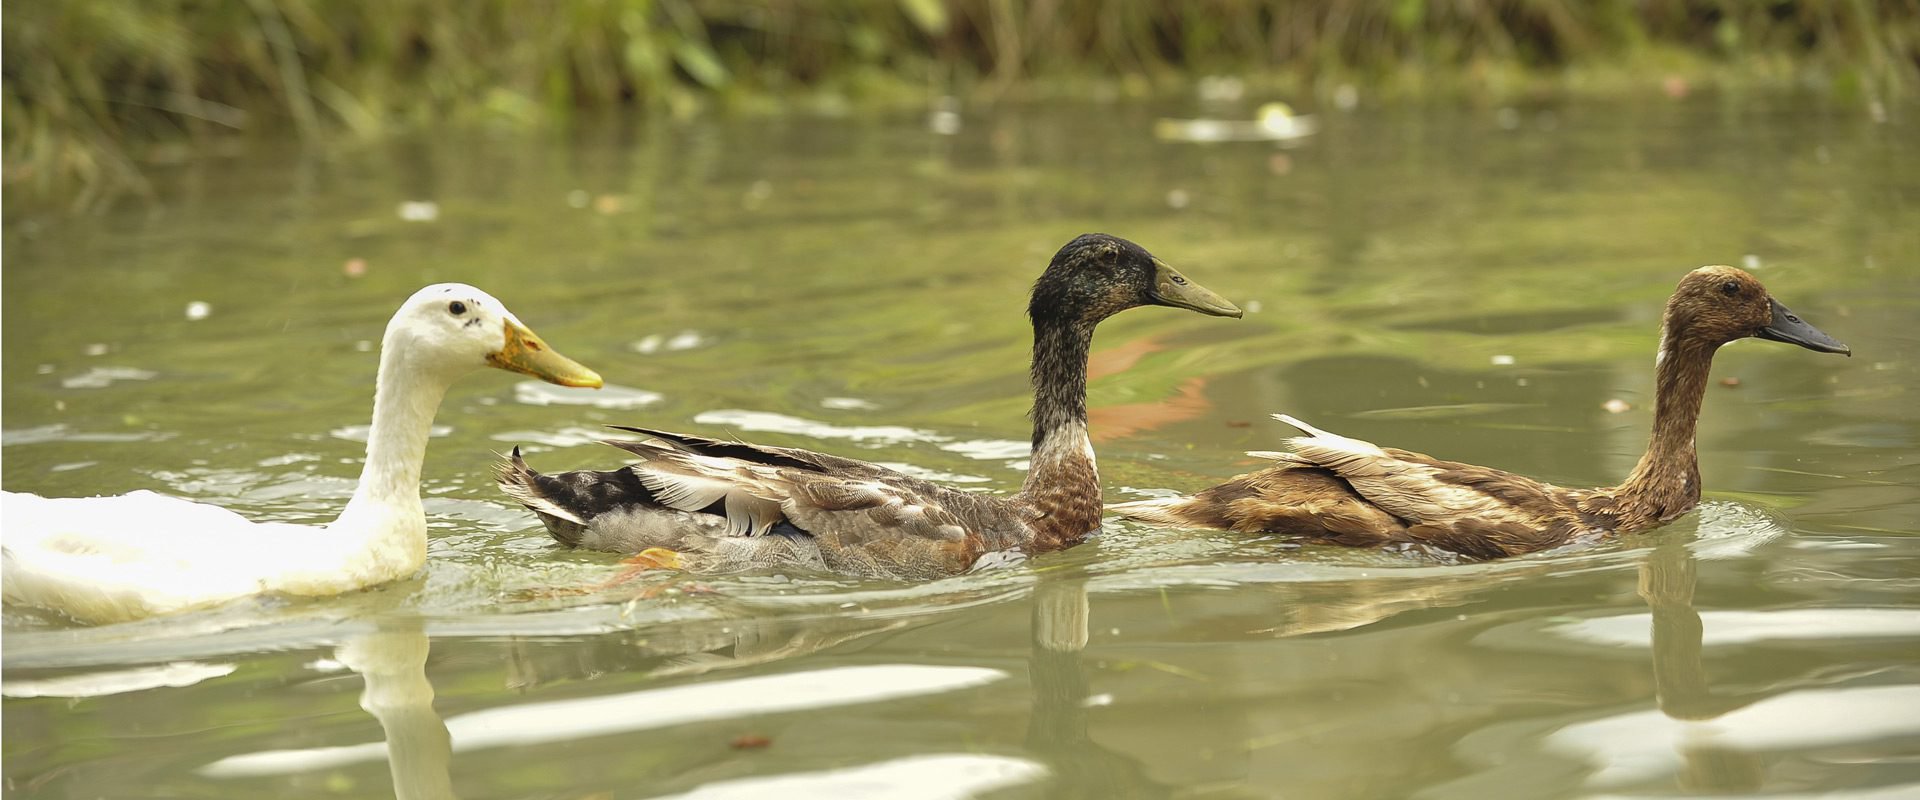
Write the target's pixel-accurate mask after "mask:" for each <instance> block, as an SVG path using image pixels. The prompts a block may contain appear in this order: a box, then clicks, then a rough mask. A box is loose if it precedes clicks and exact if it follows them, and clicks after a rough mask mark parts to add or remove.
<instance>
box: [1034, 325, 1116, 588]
mask: <svg viewBox="0 0 1920 800" xmlns="http://www.w3.org/2000/svg"><path fill="white" fill-rule="evenodd" d="M1092 344H1093V324H1092V323H1090V322H1082V321H1075V320H1066V321H1062V320H1056V319H1047V318H1037V319H1035V320H1034V326H1033V459H1032V466H1031V467H1030V468H1029V469H1028V471H1027V481H1026V484H1025V485H1024V486H1022V487H1021V489H1020V497H1021V498H1022V499H1023V500H1025V501H1026V502H1027V503H1029V504H1030V505H1032V506H1033V507H1034V508H1035V509H1037V510H1039V511H1040V512H1042V514H1043V516H1042V517H1041V518H1040V519H1038V520H1037V521H1035V522H1034V523H1033V527H1034V528H1035V530H1036V533H1037V534H1038V536H1037V537H1036V539H1037V540H1036V542H1035V550H1038V551H1044V550H1050V549H1057V548H1061V547H1066V546H1069V545H1072V544H1074V543H1077V542H1079V541H1080V540H1082V539H1085V538H1086V537H1087V535H1088V534H1090V533H1092V532H1093V531H1094V530H1095V529H1097V528H1099V527H1100V474H1099V471H1098V469H1097V468H1096V466H1095V464H1094V460H1093V442H1092V440H1091V439H1089V438H1088V437H1087V351H1088V349H1089V348H1090V347H1091V346H1092Z"/></svg>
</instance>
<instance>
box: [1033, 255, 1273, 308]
mask: <svg viewBox="0 0 1920 800" xmlns="http://www.w3.org/2000/svg"><path fill="white" fill-rule="evenodd" d="M1134 306H1172V307H1174V308H1184V309H1188V310H1191V311H1198V312H1200V313H1202V314H1211V315H1213V316H1216V317H1238V316H1240V315H1241V311H1240V308H1239V307H1238V306H1235V305H1234V304H1232V303H1229V302H1227V300H1226V298H1224V297H1221V296H1220V295H1217V294H1214V293H1213V291H1212V290H1209V289H1208V288H1207V287H1205V286H1201V285H1200V284H1197V283H1194V282H1193V281H1191V280H1188V279H1187V276H1185V275H1182V274H1180V272H1179V270H1176V269H1174V268H1173V267H1170V266H1168V265H1167V262H1165V261H1161V260H1160V259H1158V258H1155V257H1154V255H1153V254H1152V253H1149V252H1147V251H1146V248H1143V247H1141V246H1140V245H1137V244H1134V243H1133V242H1129V241H1127V240H1125V239H1122V238H1120V237H1118V236H1109V235H1107V234H1104V233H1089V234H1085V235H1082V236H1080V237H1078V238H1075V239H1074V240H1073V241H1071V242H1068V243H1067V246H1065V247H1062V248H1060V252H1058V253H1055V254H1054V256H1053V262H1052V263H1050V264H1048V265H1047V271H1046V272H1044V273H1042V274H1041V275H1040V280H1039V281H1038V282H1036V283H1035V284H1034V285H1033V301H1032V302H1031V303H1030V304H1028V306H1027V313H1028V315H1030V316H1032V317H1033V321H1034V323H1035V324H1036V325H1037V324H1040V323H1043V322H1074V323H1084V324H1093V323H1097V322H1099V321H1100V320H1103V319H1106V318H1107V317H1110V316H1112V315H1114V314H1117V313H1119V312H1121V311H1125V310H1127V309H1129V308H1133V307H1134Z"/></svg>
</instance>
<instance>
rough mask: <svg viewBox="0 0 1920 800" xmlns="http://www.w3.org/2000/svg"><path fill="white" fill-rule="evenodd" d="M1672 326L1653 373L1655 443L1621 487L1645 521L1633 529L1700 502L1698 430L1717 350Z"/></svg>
mask: <svg viewBox="0 0 1920 800" xmlns="http://www.w3.org/2000/svg"><path fill="white" fill-rule="evenodd" d="M1682 333H1683V332H1682V331H1675V330H1673V324H1672V322H1671V320H1669V322H1668V323H1667V325H1666V326H1664V327H1663V329H1662V330H1661V335H1660V355H1659V360H1658V362H1657V363H1656V365H1655V368H1654V409H1653V437H1652V440H1651V441H1650V442H1648V444H1647V452H1646V455H1643V456H1641V457H1640V463H1639V464H1638V465H1635V466H1634V468H1633V474H1631V475H1629V476H1628V477H1627V480H1626V482H1625V483H1622V484H1620V488H1619V498H1620V499H1621V500H1622V501H1624V503H1623V505H1625V506H1626V508H1627V509H1629V510H1630V511H1631V512H1633V513H1635V514H1636V515H1644V517H1645V518H1644V519H1642V518H1634V519H1626V520H1623V522H1625V523H1628V524H1652V523H1657V522H1664V521H1666V520H1669V519H1672V518H1674V517H1677V516H1679V515H1680V514H1683V513H1685V512H1686V511H1687V510H1688V509H1690V508H1693V506H1694V504H1696V503H1698V502H1700V461H1699V456H1698V453H1697V452H1696V451H1695V449H1694V444H1693V437H1694V430H1695V428H1696V427H1697V426H1698V424H1699V422H1700V403H1701V401H1702V400H1703V399H1704V398H1705V397H1706V393H1707V372H1708V371H1709V370H1710V369H1712V367H1713V351H1714V350H1715V349H1716V345H1714V344H1712V343H1709V342H1703V341H1700V340H1698V339H1689V338H1686V337H1685V336H1683V335H1681V334H1682Z"/></svg>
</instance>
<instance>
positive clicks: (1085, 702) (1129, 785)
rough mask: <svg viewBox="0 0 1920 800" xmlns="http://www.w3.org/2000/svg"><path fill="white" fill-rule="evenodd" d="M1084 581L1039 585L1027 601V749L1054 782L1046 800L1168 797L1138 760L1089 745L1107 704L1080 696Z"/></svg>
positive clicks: (1083, 687) (1083, 686)
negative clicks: (1097, 712)
mask: <svg viewBox="0 0 1920 800" xmlns="http://www.w3.org/2000/svg"><path fill="white" fill-rule="evenodd" d="M1088 617H1089V607H1088V603H1087V580H1086V579H1085V578H1083V577H1070V578H1059V579H1051V580H1045V581H1042V582H1041V584H1040V585H1039V586H1038V587H1036V588H1035V590H1034V595H1033V614H1032V623H1031V628H1030V629H1029V630H1030V638H1031V644H1030V647H1029V648H1028V651H1027V679H1028V681H1029V682H1030V683H1031V691H1032V692H1033V705H1032V711H1031V713H1030V714H1029V716H1028V718H1027V738H1026V744H1027V749H1028V750H1029V751H1030V752H1033V753H1036V754H1038V755H1041V756H1044V757H1045V758H1046V760H1047V763H1049V764H1051V765H1052V766H1053V769H1054V771H1055V772H1056V773H1057V775H1058V780H1057V781H1056V782H1055V783H1054V784H1053V786H1052V791H1051V793H1050V794H1049V796H1050V797H1087V798H1109V797H1171V796H1172V795H1173V790H1172V788H1171V787H1168V786H1165V785H1163V784H1161V783H1159V782H1157V781H1155V780H1154V779H1153V777H1152V776H1151V775H1150V774H1149V773H1148V770H1147V768H1146V766H1145V765H1144V764H1142V763H1141V762H1140V760H1139V759H1136V758H1133V757H1132V756H1129V755H1126V754H1124V753H1122V752H1120V751H1117V750H1114V749H1112V748H1109V747H1106V746H1104V745H1101V744H1100V743H1099V742H1097V741H1094V739H1093V737H1092V735H1091V734H1089V733H1088V731H1087V723H1088V718H1089V717H1090V715H1091V714H1092V713H1093V710H1094V709H1096V708H1100V707H1103V706H1105V705H1106V704H1108V703H1110V702H1111V701H1112V698H1110V697H1105V696H1096V695H1094V694H1092V693H1091V692H1090V691H1089V689H1088V682H1087V672H1086V666H1085V665H1084V664H1082V663H1081V654H1082V652H1083V651H1085V650H1086V647H1087V638H1088V635H1087V634H1088V631H1087V624H1088Z"/></svg>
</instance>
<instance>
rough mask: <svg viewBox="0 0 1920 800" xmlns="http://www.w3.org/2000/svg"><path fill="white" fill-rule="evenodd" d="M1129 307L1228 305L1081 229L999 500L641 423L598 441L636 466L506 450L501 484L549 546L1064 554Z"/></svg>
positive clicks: (913, 560) (686, 557)
mask: <svg viewBox="0 0 1920 800" xmlns="http://www.w3.org/2000/svg"><path fill="white" fill-rule="evenodd" d="M1140 305H1171V306H1176V307H1181V308H1187V309H1191V310H1195V311H1200V312H1202V313H1207V314H1213V315H1218V316H1239V315H1240V310H1239V309H1238V308H1235V307H1234V306H1233V305H1232V304H1231V303H1228V302H1226V301H1225V300H1222V299H1220V298H1219V297H1218V296H1217V295H1214V294H1213V293H1212V292H1210V291H1207V290H1206V289H1203V288H1201V287H1199V286H1197V285H1194V284H1192V283H1190V282H1189V281H1188V280H1187V279H1186V277H1185V276H1182V275H1180V274H1179V273H1178V272H1177V271H1175V270H1173V268H1171V267H1169V266H1167V265H1166V264H1165V263H1164V262H1161V261H1160V260H1159V259H1157V258H1154V257H1153V256H1152V255H1151V254H1149V253H1147V252H1146V251H1145V250H1143V249H1141V248H1140V247H1139V246H1138V245H1135V244H1133V243H1131V242H1127V241H1125V240H1123V239H1118V238H1115V237H1111V236H1104V235H1099V234H1090V235H1087V236H1082V237H1079V238H1077V239H1075V240H1074V241H1073V242H1070V243H1068V245H1067V246H1066V247H1064V248H1062V249H1061V251H1060V253H1059V254H1057V255H1056V256H1055V257H1054V260H1053V262H1052V263H1051V264H1050V265H1049V266H1048V268H1047V271H1046V272H1045V273H1044V274H1043V275H1042V276H1041V278H1040V280H1039V281H1038V282H1036V283H1035V284H1034V288H1033V298H1032V302H1031V303H1030V305H1029V307H1028V314H1029V316H1030V317H1031V318H1032V320H1033V327H1034V344H1033V368H1032V378H1033V387H1034V405H1033V415H1032V416H1033V458H1032V467H1031V468H1030V469H1029V471H1028V473H1027V480H1026V483H1025V485H1024V486H1023V487H1022V488H1021V490H1020V492H1019V493H1018V494H1015V495H1013V496H1011V497H1001V496H993V495H983V494H974V493H970V492H962V491H957V490H954V489H950V488H947V487H944V486H940V485H938V484H935V483H932V482H929V481H925V480H921V479H919V478H914V477H910V476H907V475H903V474H901V473H899V472H896V471H893V470H890V469H887V468H885V467H881V466H879V465H876V464H869V463H867V462H864V461H855V460H853V459H848V458H840V457H838V456H831V455H826V454H823V453H814V452H809V451H806V450H799V449H794V448H784V447H763V446H759V445H752V444H747V443H744V442H729V441H721V440H717V439H708V438H703V437H699V436H688V435H685V434H677V433H668V432H665V431H656V430H648V429H644V428H623V430H629V431H633V432H636V433H641V434H645V435H646V436H648V437H651V438H648V439H645V440H640V441H609V442H607V443H608V444H611V445H614V446H616V447H619V448H621V449H623V450H625V451H627V453H628V454H630V455H633V456H636V457H638V459H639V461H638V463H634V464H630V465H628V466H625V467H622V468H619V469H615V470H607V471H584V470H583V471H578V472H567V473H561V474H558V475H543V474H541V473H538V472H535V471H533V470H532V469H530V468H528V467H527V465H526V462H525V461H523V460H522V459H521V458H520V456H519V451H518V450H515V451H514V456H513V458H512V459H510V460H509V461H508V462H506V463H505V464H503V465H501V469H500V486H501V488H502V489H503V490H504V491H505V492H506V493H507V494H508V495H509V496H511V497H513V498H514V499H516V500H518V501H520V503H521V504H523V505H525V506H526V507H527V508H529V509H531V510H533V511H534V512H535V513H537V514H538V515H539V516H540V518H541V520H542V521H543V522H545V523H546V525H547V529H548V531H549V532H550V533H552V534H553V537H554V538H555V539H556V540H558V541H560V542H561V543H563V544H566V545H570V546H574V547H584V548H589V549H595V550H609V551H615V552H627V553H641V554H643V555H648V554H649V553H650V552H651V551H670V552H668V553H666V555H667V556H670V558H665V559H663V558H661V557H660V556H658V555H650V556H649V558H652V559H654V560H655V562H656V563H678V564H680V565H682V566H685V567H688V568H692V569H696V570H702V571H725V570H736V569H750V568H784V567H799V568H809V569H818V570H825V571H832V572H839V573H843V574H849V575H859V576H865V577H876V578H897V579H911V580H926V579H931V578H937V577H942V576H947V575H956V574H959V573H962V572H966V571H968V570H970V569H974V568H976V567H979V566H984V565H989V564H993V563H997V562H998V561H1000V560H1014V559H1017V558H1019V557H1022V556H1025V555H1031V554H1035V553H1043V552H1047V551H1051V550H1058V549H1061V548H1064V547H1069V546H1071V545H1074V544H1076V543H1079V542H1080V541H1082V540H1084V539H1086V537H1087V536H1088V535H1090V534H1092V533H1093V532H1094V531H1095V530H1098V529H1099V527H1100V518H1101V515H1102V508H1101V503H1100V477H1099V472H1098V470H1097V469H1096V467H1095V465H1094V458H1093V447H1092V445H1091V442H1090V440H1089V439H1088V436H1087V410H1086V385H1087V353H1088V350H1089V348H1090V346H1091V343H1092V340H1093V330H1094V327H1095V326H1096V325H1097V324H1098V323H1099V322H1100V320H1102V319H1105V318H1106V317H1108V316H1111V315H1112V314H1115V313H1118V312H1120V311H1123V310H1125V309H1128V308H1132V307H1134V306H1140Z"/></svg>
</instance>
